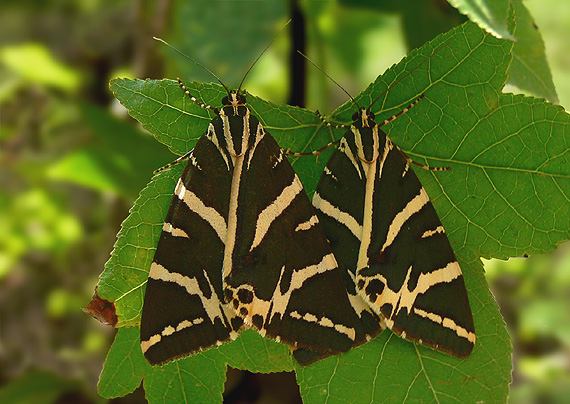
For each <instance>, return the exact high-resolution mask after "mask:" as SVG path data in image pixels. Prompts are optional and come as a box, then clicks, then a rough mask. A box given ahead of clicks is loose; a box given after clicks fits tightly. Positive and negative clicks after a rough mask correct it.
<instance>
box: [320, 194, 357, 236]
mask: <svg viewBox="0 0 570 404" xmlns="http://www.w3.org/2000/svg"><path fill="white" fill-rule="evenodd" d="M313 205H314V206H315V208H317V209H318V210H320V211H321V212H323V213H324V214H325V215H327V216H330V217H332V218H333V219H335V220H336V221H337V222H339V223H342V224H343V225H344V226H345V227H346V228H347V229H348V230H350V232H351V233H352V234H354V237H356V238H357V239H358V240H361V239H362V226H361V225H360V224H359V223H358V222H357V221H356V219H355V218H354V217H352V216H351V215H350V214H349V213H346V212H343V211H342V210H340V209H339V208H337V207H336V206H334V205H333V204H332V203H330V202H329V201H327V200H326V199H323V198H322V197H321V195H320V194H319V193H318V192H316V191H315V194H314V195H313Z"/></svg>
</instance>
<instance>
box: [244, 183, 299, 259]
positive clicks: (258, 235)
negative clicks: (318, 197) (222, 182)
mask: <svg viewBox="0 0 570 404" xmlns="http://www.w3.org/2000/svg"><path fill="white" fill-rule="evenodd" d="M302 190H303V185H301V180H299V177H297V174H295V176H294V177H293V182H292V183H291V184H290V185H288V186H286V187H285V188H283V191H281V194H280V195H279V196H278V197H277V198H275V200H274V201H273V202H272V203H271V204H269V206H267V207H266V208H265V209H263V211H262V212H261V213H260V214H259V217H258V218H257V223H256V224H255V237H254V238H253V243H252V244H251V248H250V249H249V250H250V251H253V249H254V248H255V247H257V246H258V245H259V244H260V243H261V242H262V241H263V238H264V237H265V234H267V231H268V230H269V227H271V224H272V223H273V221H274V220H275V219H277V218H278V217H279V216H280V215H281V214H282V213H283V212H284V211H285V209H287V208H288V207H289V205H291V202H293V200H294V199H295V197H296V196H297V195H298V194H299V193H300V192H301V191H302Z"/></svg>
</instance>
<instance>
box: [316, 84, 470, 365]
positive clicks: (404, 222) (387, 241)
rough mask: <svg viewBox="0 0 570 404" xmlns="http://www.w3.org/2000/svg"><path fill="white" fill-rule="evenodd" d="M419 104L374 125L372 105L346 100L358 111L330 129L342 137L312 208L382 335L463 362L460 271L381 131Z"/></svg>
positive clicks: (405, 161) (465, 315) (466, 325)
mask: <svg viewBox="0 0 570 404" xmlns="http://www.w3.org/2000/svg"><path fill="white" fill-rule="evenodd" d="M333 81H334V80H333ZM383 94H384V93H383ZM383 94H381V95H383ZM423 97H424V96H423V95H421V96H420V97H419V98H418V99H417V100H416V101H415V102H413V103H412V104H411V105H410V106H409V107H408V108H405V109H404V110H402V111H401V112H400V113H398V114H396V115H394V116H392V117H390V118H388V119H386V120H384V121H383V122H381V123H380V124H377V123H376V122H375V114H374V112H373V111H372V106H373V105H374V102H375V101H374V102H372V104H371V105H370V107H369V108H363V107H360V106H358V104H356V101H354V99H352V100H353V101H354V102H355V104H356V105H357V106H358V110H357V111H356V112H355V113H354V114H353V116H352V120H353V122H352V124H350V125H336V127H337V128H344V129H347V130H346V132H345V134H344V136H343V137H342V139H340V143H339V146H338V148H337V149H336V150H335V151H334V152H333V155H332V156H331V158H330V160H329V161H328V163H327V164H326V167H325V168H324V171H323V174H322V176H321V178H320V180H319V183H318V185H317V188H316V192H315V194H314V196H313V204H314V206H315V207H316V208H317V216H318V217H319V220H320V221H321V223H322V225H323V229H324V231H325V234H326V236H327V238H328V240H329V241H330V245H331V247H332V249H333V253H334V255H335V257H336V259H337V261H338V263H339V266H340V267H341V268H342V269H343V270H345V271H348V272H349V273H350V274H351V276H353V277H354V278H355V282H356V289H357V291H358V294H359V295H360V296H362V297H363V298H364V300H365V301H366V302H367V303H368V305H369V306H370V307H371V308H372V309H373V311H374V312H375V313H376V314H378V316H379V317H380V318H381V319H382V320H383V322H385V324H386V326H387V327H388V328H390V329H391V330H392V331H393V332H394V333H396V334H397V335H399V336H400V337H402V338H405V339H407V340H410V341H415V342H417V343H420V344H423V345H426V346H428V347H431V348H433V349H436V350H438V351H443V352H446V353H449V354H451V355H454V356H457V357H467V356H469V355H470V354H471V351H472V349H473V346H474V344H475V340H476V336H475V328H474V325H473V316H472V313H471V308H470V306H469V300H468V297H467V291H466V288H465V283H464V279H463V275H462V271H461V268H460V266H459V264H458V262H457V260H456V258H455V254H454V252H453V249H452V247H451V245H450V243H449V240H448V238H447V236H446V233H445V230H444V228H443V226H442V224H441V221H440V219H439V217H438V215H437V212H436V211H435V209H434V207H433V205H432V203H431V201H430V198H429V196H428V195H427V193H426V191H425V189H424V187H423V186H422V184H421V183H420V181H419V179H418V177H417V176H416V174H415V173H414V171H413V170H412V168H411V167H410V164H411V163H414V162H413V161H412V160H411V159H409V158H408V157H407V156H406V155H405V154H404V153H403V152H402V151H401V150H400V149H399V148H398V147H397V146H396V145H394V144H393V143H392V141H391V140H390V138H389V137H388V136H387V135H386V133H385V132H384V131H383V130H382V129H381V128H382V126H384V125H386V124H388V123H390V122H392V121H393V120H395V119H396V118H398V117H399V116H400V115H402V114H404V113H406V112H407V111H408V110H409V109H410V108H412V107H413V106H414V105H416V104H417V103H418V102H419V101H420V100H421V99H422V98H423ZM351 98H352V97H351ZM379 98H380V96H379V97H378V98H377V99H376V101H377V100H378V99H379ZM325 123H326V121H325ZM327 125H329V126H332V125H330V124H327ZM414 164H417V163H414ZM418 165H419V166H421V165H420V164H418ZM422 167H423V168H426V169H430V168H429V167H426V166H422ZM435 170H437V169H435Z"/></svg>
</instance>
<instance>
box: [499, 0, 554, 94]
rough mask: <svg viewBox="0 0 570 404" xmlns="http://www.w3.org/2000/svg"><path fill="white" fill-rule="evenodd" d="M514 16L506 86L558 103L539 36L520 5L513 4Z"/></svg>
mask: <svg viewBox="0 0 570 404" xmlns="http://www.w3.org/2000/svg"><path fill="white" fill-rule="evenodd" d="M513 4H514V7H515V15H516V28H515V32H514V35H515V36H516V38H517V42H516V43H515V45H514V47H513V62H512V64H511V68H510V69H509V80H508V83H509V84H512V85H514V86H516V87H518V88H520V89H521V90H523V91H526V92H529V93H531V94H533V95H536V96H538V97H543V98H545V99H547V100H548V101H550V102H558V95H557V94H556V89H555V88H554V83H553V82H552V74H551V72H550V67H549V66H548V61H547V60H546V53H545V48H544V42H543V40H542V35H541V33H540V31H539V30H538V27H537V26H536V25H535V23H534V19H533V18H532V16H531V15H530V13H529V11H528V9H527V8H526V7H525V5H524V3H523V2H522V1H520V0H516V1H514V2H513Z"/></svg>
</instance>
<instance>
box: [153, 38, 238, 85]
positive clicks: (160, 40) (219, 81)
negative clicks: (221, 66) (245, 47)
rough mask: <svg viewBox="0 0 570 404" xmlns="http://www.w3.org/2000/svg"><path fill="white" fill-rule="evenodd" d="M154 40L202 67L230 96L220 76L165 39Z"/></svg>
mask: <svg viewBox="0 0 570 404" xmlns="http://www.w3.org/2000/svg"><path fill="white" fill-rule="evenodd" d="M152 39H154V40H157V41H159V42H162V43H163V44H165V45H166V46H168V47H169V48H170V49H172V50H174V51H175V52H177V53H179V54H180V55H182V56H184V57H185V58H186V59H188V60H190V61H192V62H194V63H195V64H196V65H198V66H200V67H201V68H202V69H204V70H206V71H207V72H208V73H210V74H211V75H212V76H214V78H215V79H216V80H218V83H220V84H221V85H222V87H224V88H225V89H226V91H227V92H228V94H229V93H230V90H229V89H228V88H227V87H226V85H225V84H224V83H222V80H220V78H219V77H218V76H216V75H215V74H214V72H212V71H211V70H210V69H208V68H207V67H206V66H204V65H202V64H200V63H198V62H197V61H196V60H194V59H192V58H191V57H190V56H188V55H186V54H184V53H182V52H180V51H179V50H178V49H176V48H175V47H174V46H172V45H170V44H169V43H168V42H166V41H165V40H164V39H160V38H157V37H155V36H153V37H152Z"/></svg>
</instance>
